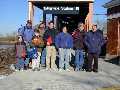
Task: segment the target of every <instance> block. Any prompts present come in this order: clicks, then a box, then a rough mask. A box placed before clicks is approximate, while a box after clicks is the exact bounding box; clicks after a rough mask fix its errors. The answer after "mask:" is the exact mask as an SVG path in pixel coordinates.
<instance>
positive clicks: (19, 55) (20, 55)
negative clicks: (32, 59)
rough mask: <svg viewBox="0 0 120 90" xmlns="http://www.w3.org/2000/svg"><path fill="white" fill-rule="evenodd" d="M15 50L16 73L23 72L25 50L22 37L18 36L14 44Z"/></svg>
mask: <svg viewBox="0 0 120 90" xmlns="http://www.w3.org/2000/svg"><path fill="white" fill-rule="evenodd" d="M15 50H16V60H17V63H16V65H15V67H16V71H17V70H24V63H25V61H24V60H25V57H26V48H25V43H24V41H23V38H22V36H18V42H17V43H16V44H15Z"/></svg>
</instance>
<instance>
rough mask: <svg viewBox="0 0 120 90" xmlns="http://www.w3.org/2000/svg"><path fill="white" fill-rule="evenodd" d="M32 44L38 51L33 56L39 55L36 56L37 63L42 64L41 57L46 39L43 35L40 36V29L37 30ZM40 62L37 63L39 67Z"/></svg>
mask: <svg viewBox="0 0 120 90" xmlns="http://www.w3.org/2000/svg"><path fill="white" fill-rule="evenodd" d="M32 44H33V46H34V47H35V49H36V51H37V54H34V55H33V57H36V56H37V57H36V60H37V62H36V63H38V64H39V65H40V57H41V52H42V48H43V46H44V41H43V39H42V37H40V33H39V30H35V36H34V37H33V38H32ZM38 64H37V66H38V69H39V65H38Z"/></svg>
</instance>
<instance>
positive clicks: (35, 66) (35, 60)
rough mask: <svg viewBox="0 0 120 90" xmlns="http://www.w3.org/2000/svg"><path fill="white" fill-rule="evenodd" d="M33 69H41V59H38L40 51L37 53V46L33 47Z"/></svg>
mask: <svg viewBox="0 0 120 90" xmlns="http://www.w3.org/2000/svg"><path fill="white" fill-rule="evenodd" d="M31 49H32V70H33V71H35V70H36V69H37V70H38V71H39V70H40V69H39V65H40V60H38V57H39V56H38V53H37V48H36V47H34V46H33V47H32V48H31Z"/></svg>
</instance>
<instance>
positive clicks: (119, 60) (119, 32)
mask: <svg viewBox="0 0 120 90" xmlns="http://www.w3.org/2000/svg"><path fill="white" fill-rule="evenodd" d="M118 62H119V63H118V64H119V66H120V18H119V19H118Z"/></svg>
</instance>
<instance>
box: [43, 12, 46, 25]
mask: <svg viewBox="0 0 120 90" xmlns="http://www.w3.org/2000/svg"><path fill="white" fill-rule="evenodd" d="M43 22H44V23H45V26H46V13H44V11H43Z"/></svg>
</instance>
